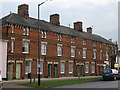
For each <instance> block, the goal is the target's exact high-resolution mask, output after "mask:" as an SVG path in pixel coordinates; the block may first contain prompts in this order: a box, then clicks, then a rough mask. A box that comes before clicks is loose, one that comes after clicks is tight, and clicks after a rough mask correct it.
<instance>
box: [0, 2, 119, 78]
mask: <svg viewBox="0 0 120 90" xmlns="http://www.w3.org/2000/svg"><path fill="white" fill-rule="evenodd" d="M59 17H60V16H59V14H53V15H50V22H47V21H44V20H39V27H40V66H41V68H40V74H41V77H43V78H48V77H53V78H54V77H68V76H78V75H80V76H88V75H89V76H92V75H101V73H102V71H103V69H104V68H111V67H112V65H113V64H112V60H113V59H114V56H115V54H116V51H117V45H116V44H115V43H113V42H112V41H110V40H107V39H105V38H103V37H101V36H99V35H95V34H93V33H92V28H91V27H88V28H87V32H84V31H83V28H82V24H83V23H82V22H81V21H77V22H74V28H70V27H65V26H62V25H60V22H59V20H60V18H59ZM1 20H2V39H3V40H6V43H7V66H6V67H7V68H6V79H8V80H11V79H22V78H27V74H28V73H31V74H32V75H33V76H35V77H37V74H38V20H37V19H35V18H32V17H29V6H28V5H27V4H22V5H19V6H18V13H17V14H15V13H10V14H9V15H7V16H5V17H3V18H2V19H1ZM101 29H102V28H101Z"/></svg>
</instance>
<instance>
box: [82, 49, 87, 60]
mask: <svg viewBox="0 0 120 90" xmlns="http://www.w3.org/2000/svg"><path fill="white" fill-rule="evenodd" d="M83 58H84V59H85V58H87V49H86V48H83Z"/></svg>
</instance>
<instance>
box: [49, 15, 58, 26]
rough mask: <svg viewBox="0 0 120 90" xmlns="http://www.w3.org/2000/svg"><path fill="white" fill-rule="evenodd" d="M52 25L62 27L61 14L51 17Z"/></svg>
mask: <svg viewBox="0 0 120 90" xmlns="http://www.w3.org/2000/svg"><path fill="white" fill-rule="evenodd" d="M50 23H51V24H53V25H57V26H59V25H60V22H59V14H52V15H50Z"/></svg>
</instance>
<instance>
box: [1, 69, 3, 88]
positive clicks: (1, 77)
mask: <svg viewBox="0 0 120 90" xmlns="http://www.w3.org/2000/svg"><path fill="white" fill-rule="evenodd" d="M2 86H3V81H2V76H1V71H0V90H1V89H2Z"/></svg>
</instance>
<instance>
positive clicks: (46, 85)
mask: <svg viewBox="0 0 120 90" xmlns="http://www.w3.org/2000/svg"><path fill="white" fill-rule="evenodd" d="M99 80H102V78H84V79H72V80H55V81H47V82H41V86H38V83H37V82H33V83H22V84H19V85H22V86H27V87H34V88H49V87H57V86H63V85H71V84H79V83H87V82H93V81H99Z"/></svg>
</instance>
